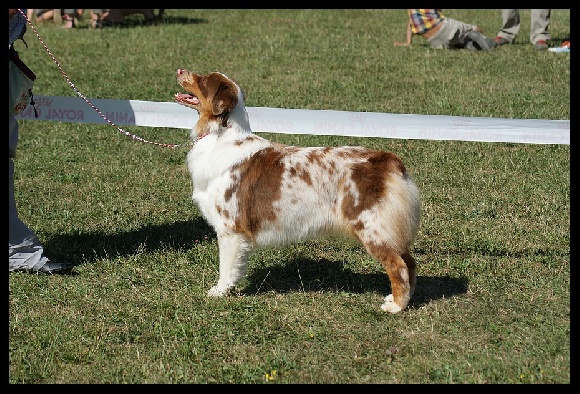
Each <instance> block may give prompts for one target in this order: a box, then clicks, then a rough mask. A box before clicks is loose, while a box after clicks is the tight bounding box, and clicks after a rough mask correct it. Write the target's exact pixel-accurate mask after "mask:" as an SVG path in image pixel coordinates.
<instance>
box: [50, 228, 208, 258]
mask: <svg viewBox="0 0 580 394" xmlns="http://www.w3.org/2000/svg"><path fill="white" fill-rule="evenodd" d="M213 238H215V232H214V231H213V229H212V228H211V227H210V226H209V225H208V224H207V222H206V221H205V220H203V219H202V218H195V219H192V220H182V221H178V222H174V223H170V224H162V225H149V226H146V227H141V228H139V229H136V230H131V231H126V232H122V233H116V234H105V233H102V232H91V233H83V234H71V235H62V234H56V235H53V236H52V237H50V238H49V239H48V240H47V241H45V242H44V246H45V249H46V251H47V254H49V255H50V256H51V257H53V258H55V259H58V260H64V261H71V259H74V258H79V256H81V257H82V259H83V260H85V261H86V262H88V263H90V262H91V261H94V260H99V259H101V258H111V257H128V256H131V255H133V254H135V253H137V252H138V251H139V250H142V249H144V250H146V251H148V252H155V251H160V250H164V249H175V250H180V249H181V250H187V249H191V248H193V247H194V245H195V244H196V243H198V242H203V241H207V240H208V239H213ZM64 253H66V254H64ZM79 264H80V261H79Z"/></svg>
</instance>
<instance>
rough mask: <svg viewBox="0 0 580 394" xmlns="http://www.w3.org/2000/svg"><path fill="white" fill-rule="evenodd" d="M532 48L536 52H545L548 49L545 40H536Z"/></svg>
mask: <svg viewBox="0 0 580 394" xmlns="http://www.w3.org/2000/svg"><path fill="white" fill-rule="evenodd" d="M534 48H536V49H537V50H538V51H545V50H546V49H548V43H547V42H546V41H545V40H538V41H536V42H535V43H534Z"/></svg>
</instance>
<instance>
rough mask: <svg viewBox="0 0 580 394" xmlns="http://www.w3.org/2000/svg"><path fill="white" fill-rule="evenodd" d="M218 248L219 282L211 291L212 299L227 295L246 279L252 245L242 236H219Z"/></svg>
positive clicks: (209, 292)
mask: <svg viewBox="0 0 580 394" xmlns="http://www.w3.org/2000/svg"><path fill="white" fill-rule="evenodd" d="M218 248H219V257H220V267H219V271H220V272H219V280H218V283H217V285H216V286H213V287H212V288H211V289H209V291H208V293H207V295H208V296H210V297H221V296H224V295H226V294H227V293H228V292H229V291H230V290H231V289H232V288H234V286H235V285H236V284H237V283H238V282H239V281H240V279H242V278H243V277H244V275H245V274H246V268H247V261H248V256H249V255H250V252H251V250H252V244H251V242H250V241H249V240H248V239H247V238H246V237H244V236H243V235H240V234H225V235H224V234H222V235H220V234H218Z"/></svg>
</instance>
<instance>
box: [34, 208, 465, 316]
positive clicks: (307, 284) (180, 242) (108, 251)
mask: <svg viewBox="0 0 580 394" xmlns="http://www.w3.org/2000/svg"><path fill="white" fill-rule="evenodd" d="M215 237H216V236H215V232H214V230H213V229H212V228H211V227H210V226H209V225H208V224H207V222H206V221H205V220H204V219H202V218H201V217H197V218H194V219H191V220H183V221H178V222H174V223H170V224H163V225H149V226H146V227H142V228H139V229H136V230H132V231H126V232H122V233H117V234H106V233H102V232H92V233H84V234H69V235H62V234H56V235H53V236H52V237H50V238H49V239H48V240H46V241H45V242H44V246H45V249H46V250H47V252H48V254H50V255H51V257H53V258H55V259H59V260H64V261H71V260H72V259H74V258H75V256H82V259H83V260H85V262H86V263H91V262H92V261H95V260H99V259H102V258H111V257H121V258H123V257H128V256H131V255H134V254H135V253H136V252H138V251H139V250H142V249H144V250H146V251H148V252H155V251H161V250H165V249H176V250H180V249H181V250H188V249H191V248H193V247H195V245H196V244H197V243H198V242H204V241H208V240H211V239H215ZM64 253H66V254H64ZM79 264H80V261H79ZM377 264H378V263H377ZM246 279H247V281H246V283H247V285H246V287H245V288H244V293H246V294H260V293H265V292H268V291H275V292H277V293H288V292H348V293H358V294H362V293H367V292H374V293H378V294H384V295H386V294H388V293H390V292H391V286H390V282H389V278H388V276H387V274H386V273H385V272H382V271H379V272H376V273H359V272H354V271H352V270H351V269H349V268H348V267H345V263H344V262H341V261H330V260H327V259H318V260H313V259H308V258H304V257H301V256H297V257H296V258H294V259H292V260H288V261H285V262H284V263H282V264H278V265H274V266H266V267H255V266H254V265H252V269H250V270H249V271H248V276H247V277H246ZM466 292H467V279H466V278H451V277H427V276H421V275H420V266H419V275H418V277H417V286H416V288H415V294H414V295H413V298H412V299H411V303H410V305H412V306H415V307H420V306H421V305H424V304H427V303H429V302H430V301H432V300H436V299H440V298H449V297H452V296H456V295H460V294H465V293H466Z"/></svg>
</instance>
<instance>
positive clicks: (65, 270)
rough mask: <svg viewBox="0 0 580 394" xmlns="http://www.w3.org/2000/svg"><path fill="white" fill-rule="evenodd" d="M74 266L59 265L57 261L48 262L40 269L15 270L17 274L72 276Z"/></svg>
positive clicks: (68, 264) (67, 264) (69, 264)
mask: <svg viewBox="0 0 580 394" xmlns="http://www.w3.org/2000/svg"><path fill="white" fill-rule="evenodd" d="M73 267H74V264H71V263H58V262H56V261H52V260H48V261H47V262H46V263H44V265H43V266H42V267H40V268H36V269H32V268H18V269H16V270H14V271H15V272H28V273H30V274H44V275H66V274H70V273H71V271H72V269H73Z"/></svg>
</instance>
